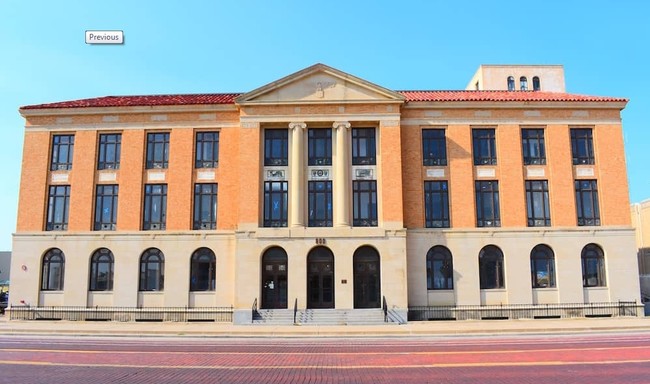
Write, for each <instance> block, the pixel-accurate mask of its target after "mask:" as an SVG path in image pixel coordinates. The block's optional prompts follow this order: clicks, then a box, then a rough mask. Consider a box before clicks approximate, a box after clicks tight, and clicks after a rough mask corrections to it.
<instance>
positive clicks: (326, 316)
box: [253, 308, 390, 325]
mask: <svg viewBox="0 0 650 384" xmlns="http://www.w3.org/2000/svg"><path fill="white" fill-rule="evenodd" d="M293 319H294V317H293V309H260V310H258V311H257V313H256V315H255V317H254V318H253V324H259V325H288V324H293ZM296 323H299V324H302V325H383V324H390V323H385V322H384V312H383V311H382V310H381V309H378V308H377V309H301V310H298V312H297V313H296Z"/></svg>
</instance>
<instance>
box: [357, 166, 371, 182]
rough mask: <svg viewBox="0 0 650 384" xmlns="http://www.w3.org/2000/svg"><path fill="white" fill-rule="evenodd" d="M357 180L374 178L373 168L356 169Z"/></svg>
mask: <svg viewBox="0 0 650 384" xmlns="http://www.w3.org/2000/svg"><path fill="white" fill-rule="evenodd" d="M354 178H355V180H374V177H373V171H372V168H357V169H355V170H354Z"/></svg>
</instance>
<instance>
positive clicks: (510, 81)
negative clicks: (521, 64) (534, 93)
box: [508, 76, 515, 91]
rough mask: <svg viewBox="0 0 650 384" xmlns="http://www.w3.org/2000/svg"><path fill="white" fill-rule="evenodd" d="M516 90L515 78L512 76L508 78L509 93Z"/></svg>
mask: <svg viewBox="0 0 650 384" xmlns="http://www.w3.org/2000/svg"><path fill="white" fill-rule="evenodd" d="M514 90H515V78H514V77H512V76H508V91H514Z"/></svg>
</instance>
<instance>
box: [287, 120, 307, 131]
mask: <svg viewBox="0 0 650 384" xmlns="http://www.w3.org/2000/svg"><path fill="white" fill-rule="evenodd" d="M296 128H300V129H302V130H304V129H305V128H307V124H305V123H304V122H295V123H289V129H291V130H294V129H296Z"/></svg>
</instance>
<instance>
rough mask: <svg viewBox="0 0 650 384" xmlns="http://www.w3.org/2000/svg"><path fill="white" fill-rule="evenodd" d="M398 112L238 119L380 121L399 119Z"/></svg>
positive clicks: (279, 121) (273, 121) (255, 120)
mask: <svg viewBox="0 0 650 384" xmlns="http://www.w3.org/2000/svg"><path fill="white" fill-rule="evenodd" d="M399 119H400V114H399V113H386V114H378V113H369V114H361V113H358V114H342V113H337V114H331V115H330V114H324V113H319V114H301V115H298V114H296V115H246V116H240V120H241V121H242V122H243V121H251V122H258V123H286V122H288V121H296V120H298V121H304V122H305V123H311V122H319V123H322V122H328V121H380V120H399Z"/></svg>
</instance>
